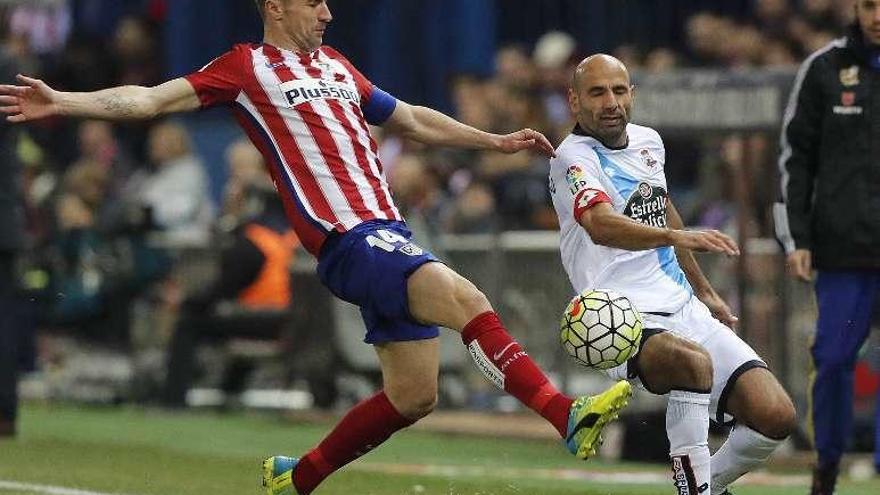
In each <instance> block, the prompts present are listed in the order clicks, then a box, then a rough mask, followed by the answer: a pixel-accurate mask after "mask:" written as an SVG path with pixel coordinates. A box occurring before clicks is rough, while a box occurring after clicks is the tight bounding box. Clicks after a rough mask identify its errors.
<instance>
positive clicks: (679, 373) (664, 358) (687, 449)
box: [550, 54, 795, 495]
mask: <svg viewBox="0 0 880 495" xmlns="http://www.w3.org/2000/svg"><path fill="white" fill-rule="evenodd" d="M633 93H634V88H633V86H632V84H631V83H630V78H629V73H628V71H627V70H626V67H625V66H624V65H623V64H622V63H621V62H620V61H619V60H617V59H615V58H614V57H611V56H608V55H601V54H600V55H593V56H591V57H588V58H587V59H585V60H584V61H582V62H581V63H580V64H579V65H578V67H577V69H576V71H575V73H574V76H573V78H572V85H571V88H570V89H569V105H570V107H571V111H572V113H573V114H574V116H575V118H576V119H577V126H576V127H575V128H574V131H573V132H572V133H571V134H570V135H569V136H568V137H566V139H565V140H564V141H563V142H562V144H560V145H559V147H558V148H557V150H556V157H555V158H553V159H551V161H550V164H551V169H550V190H551V193H552V196H553V204H554V206H555V208H556V213H557V214H558V215H559V223H560V229H561V247H560V249H561V253H562V262H563V264H564V265H565V270H566V271H567V273H568V276H569V278H570V280H571V283H572V285H573V287H574V289H575V290H576V291H578V292H580V291H583V290H585V289H588V288H604V289H612V290H614V291H617V292H619V293H621V294H623V295H625V296H627V297H628V298H629V299H630V300H631V301H632V303H633V304H634V306H635V307H636V308H637V309H638V310H640V311H641V312H642V314H643V315H644V317H645V327H646V328H645V332H644V334H643V335H644V336H643V339H642V347H641V350H640V352H639V354H638V355H636V356H635V357H634V358H633V359H631V360H630V361H629V362H628V363H625V364H623V365H621V366H619V367H617V368H613V369H611V370H609V372H608V373H609V375H610V376H612V377H614V378H618V379H620V378H628V379H632V380H636V381H639V382H640V383H641V385H642V386H643V387H644V388H646V389H647V390H648V391H650V392H652V393H655V394H667V393H668V394H669V402H668V405H667V410H666V429H667V434H668V436H669V442H670V457H671V460H672V468H673V472H674V477H673V479H674V483H675V485H676V488H677V489H678V493H680V494H685V493H688V494H691V495H694V494H698V493H702V492H704V491H706V490H708V489H710V488H711V493H712V494H718V493H724V492H725V491H726V490H727V487H728V485H730V483H731V482H733V481H734V480H735V479H737V478H739V477H740V476H741V475H742V474H744V473H746V472H748V471H749V470H751V469H753V468H754V467H756V466H758V465H760V464H761V463H762V462H763V461H765V460H766V459H767V458H768V457H769V456H770V454H771V453H772V452H773V450H774V449H775V448H776V447H777V446H778V445H779V444H780V442H782V441H783V440H784V439H785V438H786V437H788V435H789V434H790V432H791V431H792V429H793V428H794V426H795V410H794V406H793V405H792V403H791V400H790V399H789V397H788V395H787V394H786V392H785V391H784V390H783V388H782V386H781V385H780V384H779V383H778V382H777V380H776V378H775V377H774V376H773V375H772V374H771V373H770V371H768V369H767V366H766V365H765V364H764V362H763V361H762V360H761V359H760V358H759V357H758V356H757V354H756V353H755V351H753V350H752V348H751V347H749V345H748V344H746V343H745V342H743V341H742V340H741V339H740V338H739V337H738V336H737V335H736V334H735V333H734V332H733V331H732V330H731V329H730V328H729V326H732V325H733V324H734V323H735V322H736V318H735V317H734V316H733V315H732V314H731V312H730V308H728V306H727V305H726V304H725V303H724V301H723V300H722V299H721V298H720V297H719V296H718V294H717V293H716V292H715V291H714V290H713V289H712V286H711V285H710V283H709V281H708V280H706V278H705V277H704V276H703V273H702V272H701V271H700V268H699V266H698V265H697V263H696V261H695V259H694V257H693V254H692V251H710V252H717V253H724V254H727V255H738V254H739V249H738V248H737V246H736V243H735V242H734V241H733V240H732V239H730V238H729V237H728V236H726V235H724V234H722V233H720V232H717V231H714V230H696V231H689V230H683V228H684V226H683V224H682V220H681V218H680V217H679V215H678V213H677V212H676V210H675V206H673V204H672V201H671V200H670V199H669V195H668V193H667V186H666V177H665V174H664V168H665V166H666V153H665V150H664V148H663V140H662V139H661V138H660V135H659V134H657V132H656V131H655V130H653V129H651V128H648V127H643V126H639V125H635V124H630V123H629V120H630V115H631V112H632V103H633ZM710 358H711V359H710ZM731 417H732V418H733V420H735V421H736V426H735V427H734V428H733V430H732V431H731V433H730V436H729V437H728V439H727V442H726V443H725V444H724V445H723V446H722V447H721V448H720V449H719V450H718V452H716V453H715V455H713V456H711V460H710V455H709V448H708V446H707V435H708V427H709V420H710V418H712V419H715V420H716V421H718V422H719V423H725V422H727V421H728V420H730V418H731ZM710 473H711V474H710Z"/></svg>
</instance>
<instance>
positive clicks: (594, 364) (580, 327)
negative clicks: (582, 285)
mask: <svg viewBox="0 0 880 495" xmlns="http://www.w3.org/2000/svg"><path fill="white" fill-rule="evenodd" d="M559 326H560V333H559V337H560V340H561V341H562V347H564V348H565V351H566V352H568V354H569V355H570V356H571V357H572V358H574V360H575V361H577V362H578V363H579V364H581V365H584V366H587V367H590V368H597V369H600V370H604V369H608V368H613V367H615V366H618V365H621V364H623V363H625V362H626V361H627V359H629V358H631V357H633V356H635V355H636V353H637V352H638V351H639V344H640V342H641V340H642V315H641V314H639V312H638V311H636V309H635V308H633V306H632V303H630V302H629V299H627V298H626V297H624V296H622V295H620V294H618V293H616V292H613V291H610V290H604V289H596V290H589V289H588V290H585V291H584V292H581V293H580V294H578V295H576V296H574V298H572V300H571V302H569V303H568V307H567V308H565V313H563V315H562V320H561V321H560V322H559Z"/></svg>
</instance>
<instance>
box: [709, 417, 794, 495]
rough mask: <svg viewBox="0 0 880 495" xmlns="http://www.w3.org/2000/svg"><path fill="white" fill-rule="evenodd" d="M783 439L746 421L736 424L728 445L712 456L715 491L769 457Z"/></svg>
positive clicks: (726, 485)
mask: <svg viewBox="0 0 880 495" xmlns="http://www.w3.org/2000/svg"><path fill="white" fill-rule="evenodd" d="M782 442H783V441H782V440H774V439H772V438H768V437H765V436H764V435H762V434H760V433H758V432H757V431H755V430H753V429H751V428H749V427H748V426H744V425H736V426H735V427H734V428H733V430H732V431H731V432H730V435H729V436H728V437H727V441H726V442H724V445H722V446H721V448H720V449H718V451H717V452H715V455H713V456H712V495H717V494H719V493H724V490H725V489H727V487H728V485H730V484H731V483H733V482H734V481H736V480H737V479H739V477H740V476H742V475H744V474H746V473H748V472H749V471H751V470H752V469H754V468H755V467H757V466H758V465H760V464H763V463H764V461H766V460H767V459H768V458H769V457H770V454H772V453H773V451H774V450H776V447H779V444H781V443H782Z"/></svg>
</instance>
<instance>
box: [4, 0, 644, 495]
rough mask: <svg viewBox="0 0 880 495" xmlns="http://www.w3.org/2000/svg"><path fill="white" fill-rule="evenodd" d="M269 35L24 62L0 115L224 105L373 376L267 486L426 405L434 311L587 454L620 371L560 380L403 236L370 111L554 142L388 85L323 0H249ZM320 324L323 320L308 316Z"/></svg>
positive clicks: (422, 132)
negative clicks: (113, 79)
mask: <svg viewBox="0 0 880 495" xmlns="http://www.w3.org/2000/svg"><path fill="white" fill-rule="evenodd" d="M256 3H257V8H258V10H259V12H260V14H261V15H262V17H263V22H264V42H263V43H260V44H251V45H236V46H235V47H233V48H232V50H230V51H229V52H227V53H225V54H223V55H221V56H220V57H218V58H217V59H215V60H214V61H213V62H211V63H209V64H208V65H207V66H205V67H204V68H203V69H202V70H200V71H198V72H196V73H193V74H190V75H188V76H186V77H183V78H179V79H174V80H172V81H169V82H166V83H164V84H161V85H159V86H156V87H153V88H144V87H136V86H124V87H117V88H111V89H106V90H102V91H97V92H91V93H65V92H59V91H55V90H53V89H52V88H50V87H49V86H48V85H46V84H45V83H44V82H43V81H40V80H37V79H32V78H28V77H23V76H19V82H20V83H21V85H17V86H16V85H2V86H0V112H3V113H5V114H7V120H8V121H10V122H25V121H30V120H35V119H40V118H45V117H49V116H54V115H61V116H65V115H69V116H80V117H89V118H98V119H114V120H119V119H146V118H152V117H156V116H159V115H163V114H168V113H172V112H181V111H191V110H196V109H198V108H201V107H205V106H211V105H226V106H229V107H230V108H232V109H233V110H234V111H235V114H236V117H237V118H238V121H239V123H240V124H241V125H242V127H243V128H244V129H245V131H246V132H247V134H248V136H249V137H250V138H251V140H252V141H253V142H254V144H255V145H256V147H257V148H258V149H259V150H260V151H261V152H262V154H263V156H264V158H265V161H266V164H267V167H268V168H269V172H270V174H271V175H272V178H273V180H274V182H275V185H276V187H277V189H278V193H279V195H280V196H281V198H282V200H283V202H284V205H285V209H286V212H287V215H288V217H289V219H290V221H291V223H292V224H293V227H294V229H295V231H296V233H297V235H298V237H299V238H300V239H301V240H302V242H303V245H304V246H305V248H306V249H308V250H309V251H310V252H311V253H312V254H314V255H315V256H316V257H317V258H318V274H319V276H320V277H321V281H322V282H323V283H324V284H325V285H327V287H328V288H330V290H331V291H332V292H333V293H334V294H336V295H337V296H339V297H341V298H342V299H345V300H347V301H349V302H352V303H354V304H357V305H358V306H360V308H361V314H362V315H363V318H364V322H365V324H366V327H367V332H366V337H365V339H364V340H365V341H366V342H367V343H370V344H373V346H374V349H375V350H376V353H377V354H378V357H379V362H380V366H381V368H382V377H383V390H382V391H380V392H379V393H377V394H376V395H374V396H373V397H370V398H368V399H366V400H364V401H363V402H361V403H360V404H358V405H356V406H355V407H354V408H353V409H352V410H351V411H349V413H348V414H346V415H345V417H343V418H342V420H341V421H340V422H339V423H338V424H337V425H336V427H335V428H334V429H333V431H331V432H330V434H329V435H327V437H325V438H324V439H323V440H322V441H321V442H320V444H319V445H318V446H316V447H315V448H314V449H313V450H311V451H309V452H308V453H306V454H305V455H304V456H303V457H301V458H293V457H285V456H274V457H270V458H268V459H266V460H265V461H264V463H263V484H264V485H265V486H266V489H267V492H268V494H269V495H292V494H298V495H306V494H308V493H311V492H312V491H313V490H314V489H315V488H316V487H317V486H318V485H319V484H320V483H321V481H323V480H324V479H325V478H326V477H327V476H329V475H330V474H331V473H333V472H334V471H336V470H337V469H339V468H341V467H342V466H344V465H345V464H347V463H349V462H351V461H353V460H355V459H357V458H358V457H360V456H361V455H363V454H365V453H366V452H369V451H370V450H372V449H373V448H375V447H377V446H378V445H379V444H381V443H382V442H384V441H385V440H387V439H388V438H389V437H390V436H391V435H392V434H393V433H395V432H396V431H398V430H400V429H402V428H405V427H407V426H409V425H411V424H412V423H414V422H415V421H417V420H418V419H419V418H422V417H424V416H425V415H427V414H428V413H430V412H431V411H432V410H433V408H434V405H435V403H436V401H437V377H438V370H439V341H438V338H437V337H438V334H439V330H438V328H437V326H438V325H440V326H444V327H447V328H451V329H453V330H455V331H458V332H460V333H461V337H462V341H463V343H464V344H465V345H466V346H467V348H468V351H469V352H470V354H471V356H472V357H473V358H474V360H475V361H476V363H477V365H478V367H479V368H480V370H481V371H482V372H483V373H484V374H485V375H486V376H487V377H488V378H489V379H490V380H491V381H492V382H493V383H495V384H496V385H497V386H498V387H500V388H502V389H503V390H505V391H506V392H508V393H510V394H511V395H513V396H515V397H516V398H517V399H519V400H520V401H522V402H523V403H524V404H525V405H526V406H528V407H529V408H531V409H533V410H534V411H535V412H537V413H538V414H540V415H541V416H542V417H544V418H545V419H546V420H547V421H548V422H549V423H550V424H551V425H553V427H554V428H555V429H556V431H557V432H558V433H559V435H560V436H561V437H562V438H563V440H564V443H565V446H566V447H567V448H568V449H569V451H571V452H572V453H573V454H575V455H576V456H578V457H580V458H587V457H590V456H591V455H593V454H594V453H595V449H596V447H597V446H598V444H599V442H600V441H601V438H600V433H601V430H602V428H603V426H604V425H605V424H607V423H608V422H609V421H611V420H612V419H614V418H615V417H616V415H617V412H618V411H619V410H620V408H622V407H623V406H624V405H625V404H626V401H627V399H628V398H629V396H630V394H631V387H630V384H629V383H628V382H627V381H620V382H618V383H617V384H615V385H614V386H612V387H611V388H610V389H609V390H608V391H606V392H604V393H602V394H600V395H597V396H593V397H581V398H578V399H575V400H573V399H571V398H569V397H567V396H565V395H564V394H562V393H560V392H559V391H558V390H557V389H556V388H555V387H554V386H553V385H552V384H551V383H550V382H549V381H548V379H547V377H546V376H545V375H544V373H543V372H542V371H541V370H540V369H539V368H538V366H537V365H536V364H535V363H534V362H533V361H532V359H531V358H530V357H529V356H528V354H527V353H526V352H525V351H524V350H523V349H522V348H521V347H520V345H519V344H518V343H516V341H514V340H513V339H512V338H511V336H510V335H509V334H508V332H507V330H506V329H505V328H504V326H503V324H502V323H501V321H500V320H499V318H498V316H497V315H496V314H495V312H494V311H493V310H492V306H491V305H490V304H489V301H488V300H486V297H485V296H484V295H483V294H482V293H481V292H480V291H479V290H478V289H477V288H476V287H475V286H474V285H473V284H472V283H470V282H469V281H468V280H467V279H465V278H463V277H461V276H460V275H458V274H457V273H456V272H454V271H453V270H452V269H450V268H449V267H447V266H446V265H444V264H443V263H439V262H438V260H437V258H435V257H434V256H433V255H432V254H431V253H429V252H427V251H425V250H424V249H422V248H421V247H419V246H418V245H416V244H414V243H413V242H412V241H411V233H410V232H409V230H408V229H407V228H406V224H405V223H404V222H403V219H402V218H401V216H400V213H399V212H398V211H397V208H396V207H395V206H394V202H393V200H392V199H391V195H390V191H389V189H388V183H387V182H386V180H385V175H384V173H383V172H382V164H381V163H380V161H379V158H378V156H377V154H376V143H375V142H374V141H373V139H372V137H371V136H370V133H369V129H368V127H367V124H368V123H370V124H375V125H385V126H387V127H389V128H391V129H392V130H394V131H397V132H399V133H400V134H401V135H403V136H404V137H407V138H410V139H414V140H417V141H421V142H423V143H426V144H430V145H444V146H458V147H468V148H477V149H491V150H496V151H500V152H505V153H516V152H518V151H521V150H526V149H534V150H537V151H540V152H544V153H546V154H548V155H552V154H553V147H552V146H551V145H550V143H549V142H548V141H547V139H546V138H545V137H544V136H543V135H541V134H540V133H538V132H535V131H533V130H531V129H523V130H520V131H517V132H514V133H511V134H507V135H504V136H501V135H497V134H490V133H486V132H483V131H480V130H478V129H474V128H473V127H469V126H466V125H464V124H461V123H460V122H457V121H455V120H453V119H451V118H449V117H447V116H445V115H443V114H441V113H439V112H436V111H434V110H431V109H428V108H425V107H420V106H413V105H409V104H407V103H405V102H403V101H399V100H397V99H395V98H394V97H392V96H390V95H389V94H388V93H386V92H384V91H382V90H381V89H379V88H378V87H376V86H375V85H373V84H372V83H371V82H370V81H369V80H368V79H367V78H366V77H364V76H363V75H362V74H361V73H360V72H358V70H357V69H355V68H354V66H353V65H352V64H351V63H350V62H349V61H348V60H346V59H345V57H343V56H342V55H341V54H339V53H338V52H336V51H335V50H333V49H332V48H329V47H324V46H321V45H322V41H323V35H324V31H325V29H326V28H327V26H328V24H329V23H330V21H331V19H332V15H331V13H330V9H329V7H328V5H327V2H326V1H325V0H257V2H256ZM313 331H316V332H327V331H328V329H324V328H315V329H313Z"/></svg>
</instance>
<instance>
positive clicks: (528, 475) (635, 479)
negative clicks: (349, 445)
mask: <svg viewBox="0 0 880 495" xmlns="http://www.w3.org/2000/svg"><path fill="white" fill-rule="evenodd" d="M352 468H353V469H357V470H358V471H367V472H374V473H385V474H398V475H401V474H402V475H407V474H408V475H422V476H443V477H461V476H468V477H478V478H486V477H490V478H491V477H500V478H506V479H510V478H518V479H541V480H567V481H588V482H594V483H607V484H617V483H627V484H631V485H655V484H663V483H668V482H669V480H670V479H671V478H670V476H669V475H668V474H667V473H666V472H665V471H660V470H654V469H646V470H639V471H584V470H580V469H547V468H505V467H498V466H491V467H490V466H441V465H436V464H396V463H395V464H392V463H363V464H359V465H357V464H356V465H355V466H352ZM809 481H810V478H809V477H808V476H806V475H792V474H771V473H767V472H762V471H758V472H752V473H748V474H746V475H745V476H744V477H743V479H742V480H740V481H739V483H740V484H744V485H751V486H807V484H808V483H809Z"/></svg>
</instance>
